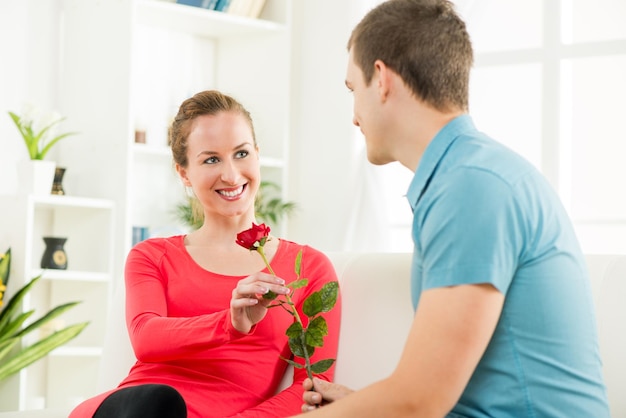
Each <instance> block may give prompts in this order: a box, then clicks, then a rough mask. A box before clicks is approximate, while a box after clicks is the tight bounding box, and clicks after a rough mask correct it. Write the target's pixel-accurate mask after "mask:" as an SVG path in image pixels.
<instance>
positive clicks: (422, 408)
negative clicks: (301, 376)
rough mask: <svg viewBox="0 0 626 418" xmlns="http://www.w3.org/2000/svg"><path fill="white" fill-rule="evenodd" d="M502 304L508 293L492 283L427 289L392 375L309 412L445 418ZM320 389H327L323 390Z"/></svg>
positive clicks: (311, 416)
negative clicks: (505, 293) (497, 288)
mask: <svg viewBox="0 0 626 418" xmlns="http://www.w3.org/2000/svg"><path fill="white" fill-rule="evenodd" d="M503 304H504V295H503V294H502V293H500V292H499V291H498V290H496V288H494V287H493V286H492V285H490V284H476V285H459V286H451V287H443V288H435V289H430V290H427V291H425V292H423V293H422V295H421V297H420V301H419V305H418V307H417V311H416V314H415V318H414V320H413V325H412V327H411V331H410V333H409V336H408V339H407V342H406V345H405V348H404V351H403V353H402V356H401V358H400V362H399V363H398V366H397V367H396V369H395V371H394V372H393V373H392V374H391V376H389V377H388V378H386V379H384V380H381V381H379V382H376V383H374V384H372V385H369V386H367V387H365V388H363V389H362V390H359V391H356V392H354V393H352V394H350V395H348V396H345V397H343V398H342V399H340V400H337V401H335V402H333V403H331V404H329V405H327V406H324V407H322V408H319V409H316V410H315V411H312V412H309V413H307V414H306V417H307V418H317V417H338V416H358V417H364V418H367V417H381V416H393V417H399V418H401V417H437V418H441V417H442V416H444V415H445V414H446V413H447V412H449V411H450V410H451V409H452V408H453V407H454V405H455V403H456V402H457V401H458V399H459V397H460V396H461V394H462V393H463V389H464V388H465V386H466V385H467V382H468V381H469V379H470V377H471V375H472V373H473V371H474V369H475V368H476V365H477V364H478V361H479V360H480V358H481V357H482V355H483V353H484V351H485V349H486V348H487V344H488V343H489V340H490V339H491V336H492V334H493V331H494V329H495V327H496V324H497V322H498V319H499V317H500V312H501V311H502V306H503ZM318 389H321V388H318ZM320 393H322V395H323V394H324V392H323V390H320ZM310 394H311V393H310V392H308V393H306V394H305V396H308V395H310Z"/></svg>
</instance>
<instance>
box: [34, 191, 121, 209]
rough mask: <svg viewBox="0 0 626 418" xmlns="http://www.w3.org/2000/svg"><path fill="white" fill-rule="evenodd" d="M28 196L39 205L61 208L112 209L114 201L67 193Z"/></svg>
mask: <svg viewBox="0 0 626 418" xmlns="http://www.w3.org/2000/svg"><path fill="white" fill-rule="evenodd" d="M28 198H29V199H30V200H31V201H32V202H33V203H35V204H36V205H37V206H38V207H47V208H51V209H53V208H60V207H67V208H69V207H80V208H91V209H112V208H113V206H114V204H113V201H111V200H107V199H95V198H91V197H78V196H67V195H53V194H51V195H42V196H35V195H30V196H28Z"/></svg>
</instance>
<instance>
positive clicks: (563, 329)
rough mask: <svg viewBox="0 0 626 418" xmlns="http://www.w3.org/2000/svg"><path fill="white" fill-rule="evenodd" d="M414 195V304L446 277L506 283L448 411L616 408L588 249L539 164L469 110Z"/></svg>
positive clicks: (419, 176)
mask: <svg viewBox="0 0 626 418" xmlns="http://www.w3.org/2000/svg"><path fill="white" fill-rule="evenodd" d="M407 198H408V200H409V203H410V205H411V207H412V209H413V216H414V217H413V229H412V235H413V241H414V244H415V249H414V255H413V266H412V273H411V284H412V297H413V304H414V306H417V304H418V303H419V298H420V294H421V293H422V292H423V291H425V290H428V289H432V288H436V287H443V286H454V285H462V284H475V283H490V284H492V285H493V286H494V287H495V288H496V289H498V290H499V291H500V292H501V293H502V294H504V295H505V302H504V306H503V310H502V314H501V316H500V319H499V322H498V324H497V327H496V330H495V332H494V335H493V337H492V339H491V341H490V343H489V345H488V347H487V350H486V352H485V354H484V356H483V358H482V359H481V360H480V362H479V364H478V366H477V368H476V370H475V372H474V374H473V375H472V377H471V379H470V381H469V383H468V385H467V387H466V388H465V390H464V392H463V394H462V396H461V398H460V399H459V402H458V403H457V405H456V406H455V407H454V409H453V410H452V412H451V413H450V414H449V415H448V417H496V418H506V417H511V418H513V417H514V418H520V417H538V418H539V417H563V418H583V417H585V418H587V417H589V418H591V417H593V418H604V417H609V416H610V414H609V410H608V402H607V397H606V389H605V386H604V381H603V377H602V369H601V360H600V354H599V348H598V339H597V331H596V322H595V314H594V307H593V300H592V294H591V287H590V282H589V277H588V272H587V268H586V265H585V260H584V257H583V254H582V252H581V250H580V247H579V244H578V241H577V238H576V236H575V234H574V229H573V227H572V224H571V222H570V220H569V217H568V216H567V213H566V212H565V209H564V208H563V206H562V204H561V202H560V200H559V198H558V196H557V194H556V193H555V192H554V191H553V189H552V187H551V186H550V185H549V184H548V182H547V181H546V180H545V178H544V177H543V176H542V175H541V174H540V173H539V172H538V171H537V170H536V169H535V167H533V166H532V165H531V164H530V163H529V162H527V161H526V160H524V159H523V158H522V157H520V156H519V155H517V154H516V153H514V152H513V151H511V150H509V149H508V148H506V147H505V146H503V145H502V144H499V143H498V142H496V141H494V140H492V139H491V138H489V137H487V136H486V135H485V134H483V133H481V132H479V131H477V130H476V128H475V127H474V125H473V123H472V120H471V118H470V117H469V116H468V115H462V116H459V117H457V118H455V119H454V120H452V121H451V122H449V123H448V124H447V125H446V126H445V127H444V128H443V129H442V130H441V131H440V132H439V133H438V134H437V135H436V136H435V138H434V139H433V140H432V142H431V143H430V144H429V145H428V147H427V148H426V150H425V152H424V155H423V156H422V159H421V161H420V163H419V166H418V168H417V171H416V173H415V177H414V178H413V180H412V182H411V185H410V188H409V191H408V193H407Z"/></svg>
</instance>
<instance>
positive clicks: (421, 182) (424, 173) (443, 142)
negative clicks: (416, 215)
mask: <svg viewBox="0 0 626 418" xmlns="http://www.w3.org/2000/svg"><path fill="white" fill-rule="evenodd" d="M474 129H475V127H474V123H473V122H472V118H471V117H470V115H468V114H463V115H459V116H457V117H456V118H454V119H452V120H451V121H450V122H448V123H447V124H446V125H445V126H444V127H443V128H441V130H440V131H439V132H438V133H437V135H435V137H434V138H433V139H432V140H431V141H430V144H428V146H427V147H426V150H425V151H424V155H422V158H421V160H420V162H419V163H418V165H417V169H416V170H415V176H413V180H412V181H411V184H410V185H409V190H408V192H407V194H406V197H407V199H408V201H409V204H410V205H411V209H412V210H413V211H415V208H416V207H417V202H418V201H419V199H420V197H422V194H423V193H424V191H425V190H426V188H427V186H428V183H429V182H430V178H431V177H432V175H433V173H434V171H435V168H437V166H438V165H439V162H440V161H441V160H442V159H443V157H444V156H445V155H446V152H447V151H448V148H449V147H450V145H451V144H452V143H453V142H454V141H455V140H456V138H458V136H459V134H461V133H462V132H467V131H468V130H474Z"/></svg>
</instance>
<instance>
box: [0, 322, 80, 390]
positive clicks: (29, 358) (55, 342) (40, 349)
mask: <svg viewBox="0 0 626 418" xmlns="http://www.w3.org/2000/svg"><path fill="white" fill-rule="evenodd" d="M87 325H88V322H83V323H79V324H74V325H70V326H68V327H65V328H63V329H62V330H60V331H57V332H55V333H53V334H52V335H49V336H47V337H46V338H44V339H43V340H40V341H38V342H36V343H35V344H33V345H30V346H28V347H26V348H24V349H22V350H21V351H19V352H18V353H17V354H15V355H14V356H12V357H11V358H9V360H8V361H7V362H6V363H4V364H2V365H1V366H0V381H2V380H3V379H5V378H7V377H9V376H11V375H12V374H14V373H17V372H19V371H20V370H21V369H23V368H24V367H26V366H29V365H31V364H32V363H34V362H35V361H37V360H39V359H41V358H43V357H44V356H46V355H47V354H48V353H49V352H50V351H52V350H54V349H55V348H57V347H59V346H61V345H63V344H65V343H66V342H68V341H70V340H71V339H73V338H74V337H76V336H78V334H80V333H81V332H82V330H83V329H84V328H85V327H86V326H87Z"/></svg>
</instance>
